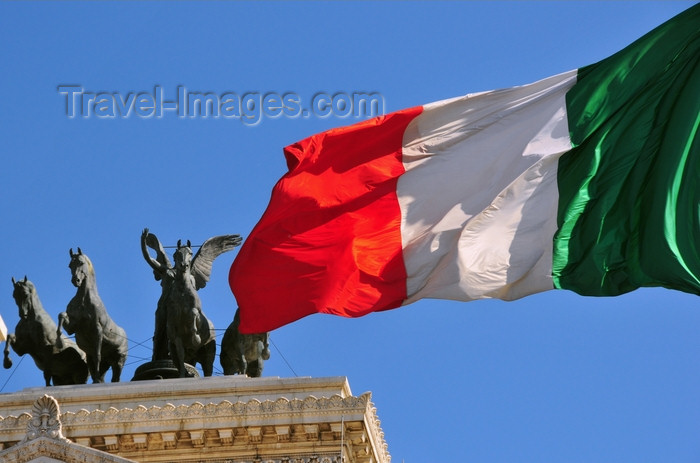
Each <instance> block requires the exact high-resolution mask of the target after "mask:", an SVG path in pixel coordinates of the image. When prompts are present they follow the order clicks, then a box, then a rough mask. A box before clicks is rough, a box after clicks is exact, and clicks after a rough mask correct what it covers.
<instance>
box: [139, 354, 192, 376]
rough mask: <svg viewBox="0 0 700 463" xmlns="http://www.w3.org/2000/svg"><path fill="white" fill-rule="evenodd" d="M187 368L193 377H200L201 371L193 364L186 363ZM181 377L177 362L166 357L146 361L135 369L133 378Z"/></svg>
mask: <svg viewBox="0 0 700 463" xmlns="http://www.w3.org/2000/svg"><path fill="white" fill-rule="evenodd" d="M185 369H186V370H187V373H188V374H189V375H190V377H191V378H199V372H198V371H197V369H196V368H195V367H193V366H192V365H190V364H188V363H186V364H185ZM179 377H180V371H179V370H178V369H177V366H176V365H175V362H173V361H172V360H170V359H166V360H155V361H152V362H146V363H144V364H143V365H141V366H139V367H138V368H137V369H136V371H134V377H133V378H131V380H132V381H143V380H146V379H173V378H179Z"/></svg>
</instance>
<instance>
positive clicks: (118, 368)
mask: <svg viewBox="0 0 700 463" xmlns="http://www.w3.org/2000/svg"><path fill="white" fill-rule="evenodd" d="M125 363H126V355H120V354H119V355H118V356H117V359H116V360H115V361H114V363H112V382H113V383H118V382H119V379H120V378H121V376H122V370H123V369H124V364H125Z"/></svg>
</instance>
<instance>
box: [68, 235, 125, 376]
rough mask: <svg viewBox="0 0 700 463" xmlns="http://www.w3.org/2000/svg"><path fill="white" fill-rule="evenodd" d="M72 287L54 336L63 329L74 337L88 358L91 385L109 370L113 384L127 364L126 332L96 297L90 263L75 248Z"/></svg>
mask: <svg viewBox="0 0 700 463" xmlns="http://www.w3.org/2000/svg"><path fill="white" fill-rule="evenodd" d="M68 266H69V267H70V270H71V283H73V286H75V287H76V288H78V290H77V292H76V294H75V296H74V297H73V299H71V301H70V302H69V303H68V307H67V308H66V311H65V312H61V313H60V314H59V315H58V328H57V333H60V332H61V328H62V327H63V328H64V329H65V330H66V332H67V333H68V334H73V333H75V341H76V342H77V343H78V347H80V348H81V349H82V350H83V351H85V354H86V355H87V364H88V369H89V371H90V376H91V377H92V382H93V383H103V382H104V378H105V374H106V373H107V370H109V368H110V367H111V368H112V382H113V383H116V382H118V381H119V378H120V376H121V372H122V368H123V367H124V363H125V362H126V354H127V350H128V342H127V339H126V332H125V331H124V329H123V328H121V327H120V326H118V325H117V324H116V323H114V320H112V319H111V318H110V316H109V314H108V313H107V309H106V308H105V306H104V304H103V303H102V299H100V295H99V294H98V293H97V282H96V281H95V269H94V267H93V266H92V262H91V261H90V259H89V258H88V256H86V255H85V254H83V251H81V250H80V248H78V252H77V254H74V253H73V249H71V250H70V264H69V265H68Z"/></svg>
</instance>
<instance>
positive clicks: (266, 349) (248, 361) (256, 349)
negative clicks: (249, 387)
mask: <svg viewBox="0 0 700 463" xmlns="http://www.w3.org/2000/svg"><path fill="white" fill-rule="evenodd" d="M239 325H240V315H239V314H238V310H236V315H234V317H233V322H231V324H230V325H229V326H228V328H226V332H225V333H224V338H223V339H222V340H221V354H220V355H219V361H220V362H221V366H222V367H223V369H224V374H225V375H235V374H239V375H247V376H250V377H251V378H257V377H260V376H262V371H263V361H264V360H267V359H269V358H270V334H269V333H256V334H241V332H240V331H238V326H239Z"/></svg>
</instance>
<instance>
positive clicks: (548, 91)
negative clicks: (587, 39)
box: [229, 6, 700, 333]
mask: <svg viewBox="0 0 700 463" xmlns="http://www.w3.org/2000/svg"><path fill="white" fill-rule="evenodd" d="M699 63H700V6H694V7H692V8H690V9H689V10H687V11H685V12H684V13H682V14H680V15H679V16H676V17H675V18H673V19H671V20H670V21H668V22H667V23H665V24H663V25H661V26H659V27H658V28H657V29H655V30H653V31H652V32H650V33H648V34H647V35H645V36H644V37H642V38H641V39H639V40H638V41H636V42H635V43H633V44H632V45H630V46H628V47H627V48H625V49H624V50H622V51H620V52H618V53H616V54H615V55H613V56H611V57H609V58H607V59H605V60H603V61H601V62H599V63H596V64H594V65H591V66H588V67H584V68H581V69H578V70H574V71H570V72H566V73H564V74H560V75H557V76H553V77H549V78H547V79H544V80H541V81H539V82H535V83H532V84H529V85H524V86H520V87H514V88H509V89H503V90H495V91H489V92H483V93H476V94H469V95H466V96H463V97H459V98H454V99H451V100H445V101H440V102H437V103H432V104H428V105H425V106H422V107H415V108H410V109H406V110H403V111H398V112H395V113H391V114H388V115H385V116H381V117H378V118H375V119H371V120H367V121H364V122H361V123H358V124H355V125H352V126H349V127H342V128H338V129H333V130H330V131H327V132H324V133H320V134H317V135H314V136H312V137H309V138H307V139H305V140H302V141H300V142H298V143H295V144H293V145H291V146H288V147H287V148H285V150H284V155H285V157H286V160H287V165H288V168H289V171H288V173H287V174H285V175H284V176H283V177H282V178H281V179H280V180H279V182H278V183H277V185H276V186H275V187H274V189H273V191H272V197H271V199H270V204H269V206H268V208H267V210H266V211H265V213H264V215H263V216H262V218H261V219H260V222H259V223H258V224H257V225H256V226H255V228H254V229H253V231H252V232H251V234H250V236H249V237H248V238H247V240H246V242H245V243H244V245H243V246H242V248H241V250H240V252H239V254H238V256H237V258H236V259H235V261H234V263H233V265H232V267H231V271H230V275H229V281H230V284H231V288H232V290H233V293H234V295H235V297H236V299H237V302H238V304H239V307H240V310H241V325H240V329H241V331H242V332H247V333H253V332H264V331H269V330H272V329H275V328H278V327H280V326H282V325H284V324H287V323H290V322H292V321H295V320H297V319H299V318H302V317H304V316H306V315H309V314H312V313H317V312H322V313H330V314H336V315H342V316H347V317H358V316H362V315H365V314H367V313H369V312H374V311H380V310H386V309H392V308H396V307H399V306H401V305H405V304H409V303H411V302H414V301H416V300H418V299H421V298H441V299H453V300H459V301H470V300H475V299H482V298H498V299H503V300H513V299H518V298H521V297H524V296H526V295H529V294H533V293H537V292H540V291H545V290H549V289H570V290H573V291H575V292H577V293H579V294H583V295H593V296H613V295H619V294H622V293H625V292H628V291H631V290H634V289H636V288H638V287H641V286H663V287H666V288H671V289H676V290H680V291H685V292H689V293H695V294H700V137H698V128H699V127H700V65H699Z"/></svg>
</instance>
